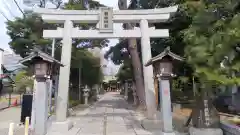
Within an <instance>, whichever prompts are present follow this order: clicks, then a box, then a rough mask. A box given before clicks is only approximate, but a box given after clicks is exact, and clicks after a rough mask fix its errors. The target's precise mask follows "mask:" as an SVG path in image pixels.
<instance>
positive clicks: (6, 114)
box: [0, 107, 24, 135]
mask: <svg viewBox="0 0 240 135" xmlns="http://www.w3.org/2000/svg"><path fill="white" fill-rule="evenodd" d="M20 115H21V108H20V107H11V108H8V109H5V110H2V111H0V135H7V134H8V128H9V124H10V123H12V122H13V123H15V127H16V130H15V133H16V134H14V135H24V134H23V133H24V132H23V128H22V127H20V126H18V124H19V123H20Z"/></svg>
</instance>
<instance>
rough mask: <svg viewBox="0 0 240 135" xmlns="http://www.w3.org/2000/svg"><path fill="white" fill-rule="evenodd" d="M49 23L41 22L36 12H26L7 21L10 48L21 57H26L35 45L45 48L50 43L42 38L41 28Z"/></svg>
mask: <svg viewBox="0 0 240 135" xmlns="http://www.w3.org/2000/svg"><path fill="white" fill-rule="evenodd" d="M48 27H49V25H47V24H46V23H43V21H42V20H41V18H40V17H39V16H38V15H36V14H26V15H25V18H15V20H14V21H8V22H7V34H8V35H9V36H10V38H11V41H10V42H9V45H10V48H11V49H12V50H13V51H14V52H15V53H16V54H20V55H21V56H22V57H26V56H27V55H28V54H29V53H30V51H31V49H33V47H34V46H35V45H40V46H41V47H42V48H45V47H46V46H47V45H50V44H51V41H50V40H46V39H43V38H42V31H43V29H47V28H48Z"/></svg>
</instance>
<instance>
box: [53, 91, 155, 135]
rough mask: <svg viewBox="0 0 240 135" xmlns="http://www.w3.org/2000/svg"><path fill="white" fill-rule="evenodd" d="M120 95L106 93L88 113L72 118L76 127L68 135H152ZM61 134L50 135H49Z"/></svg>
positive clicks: (55, 134)
mask: <svg viewBox="0 0 240 135" xmlns="http://www.w3.org/2000/svg"><path fill="white" fill-rule="evenodd" d="M128 107H129V106H128V104H127V103H126V101H125V100H124V99H123V98H122V96H120V95H119V93H114V92H109V93H106V94H105V95H104V96H103V97H102V98H101V99H100V100H99V101H98V102H97V103H96V104H95V105H94V106H93V107H91V108H90V109H89V110H88V112H87V113H85V114H83V113H82V114H81V113H77V116H75V117H74V118H72V120H73V121H74V127H73V129H72V130H70V131H69V132H68V133H62V134H68V135H151V134H152V133H151V132H149V131H145V130H144V129H143V128H142V126H141V124H140V122H139V121H138V120H136V119H135V117H134V116H133V115H132V113H133V110H130V109H128ZM53 134H54V135H60V134H61V133H56V132H55V133H49V135H53Z"/></svg>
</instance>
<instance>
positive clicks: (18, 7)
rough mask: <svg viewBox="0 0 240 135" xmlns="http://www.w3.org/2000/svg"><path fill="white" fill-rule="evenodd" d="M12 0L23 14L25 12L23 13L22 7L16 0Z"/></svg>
mask: <svg viewBox="0 0 240 135" xmlns="http://www.w3.org/2000/svg"><path fill="white" fill-rule="evenodd" d="M13 1H14V3H15V4H16V5H17V7H18V9H19V11H21V12H22V14H23V16H25V14H24V12H23V10H22V9H21V8H20V6H19V5H18V3H17V1H16V0H13Z"/></svg>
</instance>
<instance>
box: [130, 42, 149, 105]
mask: <svg viewBox="0 0 240 135" xmlns="http://www.w3.org/2000/svg"><path fill="white" fill-rule="evenodd" d="M128 51H129V53H130V55H131V60H132V66H133V73H134V79H135V82H136V93H137V96H138V100H139V104H140V105H143V106H145V105H146V102H145V92H144V81H143V75H142V65H141V62H140V58H139V55H138V51H137V41H136V39H129V40H128Z"/></svg>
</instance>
